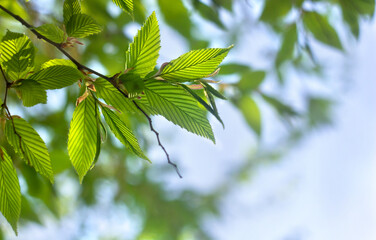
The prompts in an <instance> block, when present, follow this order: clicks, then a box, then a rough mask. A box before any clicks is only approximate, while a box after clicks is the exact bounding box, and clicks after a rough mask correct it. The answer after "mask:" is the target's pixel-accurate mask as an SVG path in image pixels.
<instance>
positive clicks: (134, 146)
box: [102, 107, 150, 161]
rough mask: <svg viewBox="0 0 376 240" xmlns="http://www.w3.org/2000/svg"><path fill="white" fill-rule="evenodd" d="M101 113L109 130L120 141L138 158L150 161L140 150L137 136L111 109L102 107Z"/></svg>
mask: <svg viewBox="0 0 376 240" xmlns="http://www.w3.org/2000/svg"><path fill="white" fill-rule="evenodd" d="M102 114H103V116H104V119H105V120H106V123H107V124H108V126H109V127H110V129H111V131H112V132H113V133H114V135H115V136H116V137H117V139H119V140H120V142H121V143H123V144H124V145H125V146H126V147H127V148H129V149H130V150H131V151H132V152H133V153H134V154H136V155H137V156H139V157H140V158H143V159H145V160H148V161H150V160H149V159H148V158H147V157H146V156H145V154H144V153H143V152H142V150H141V147H140V145H139V144H138V141H137V138H136V137H135V136H134V135H133V133H132V131H131V130H129V128H128V127H127V126H126V125H125V123H124V122H123V121H122V120H121V119H120V118H119V117H118V116H117V115H116V114H115V113H114V112H113V111H111V110H110V109H108V108H106V107H102Z"/></svg>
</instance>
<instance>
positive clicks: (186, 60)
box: [159, 46, 232, 82]
mask: <svg viewBox="0 0 376 240" xmlns="http://www.w3.org/2000/svg"><path fill="white" fill-rule="evenodd" d="M231 48H232V46H230V47H228V48H208V49H200V50H194V51H190V52H188V53H185V54H183V55H181V56H180V57H179V58H177V59H175V60H172V61H171V62H170V63H169V64H168V65H167V66H166V67H165V68H164V69H163V70H162V72H161V73H160V75H159V76H160V77H162V78H163V79H165V80H167V81H176V82H186V81H191V80H196V79H200V78H205V77H207V76H208V75H210V74H211V73H213V72H214V71H215V70H216V69H217V67H218V65H219V64H220V63H221V62H222V61H223V59H224V58H225V57H226V56H227V53H228V52H229V51H230V49H231Z"/></svg>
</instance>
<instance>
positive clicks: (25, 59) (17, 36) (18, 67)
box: [0, 30, 35, 80]
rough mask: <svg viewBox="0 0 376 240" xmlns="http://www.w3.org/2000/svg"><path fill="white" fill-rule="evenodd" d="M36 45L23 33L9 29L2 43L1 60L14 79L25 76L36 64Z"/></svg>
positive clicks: (0, 47) (0, 45)
mask: <svg viewBox="0 0 376 240" xmlns="http://www.w3.org/2000/svg"><path fill="white" fill-rule="evenodd" d="M34 54H35V53H34V45H33V43H32V42H31V41H30V39H29V38H28V37H27V36H25V35H24V34H21V33H15V32H11V31H9V30H8V32H7V33H6V35H5V36H4V37H3V39H2V42H1V43H0V62H1V63H2V64H3V66H4V68H5V69H6V72H7V73H8V75H9V77H10V78H11V79H12V80H18V79H21V78H23V77H25V75H26V74H27V73H28V72H29V71H30V70H31V69H32V68H33V66H34Z"/></svg>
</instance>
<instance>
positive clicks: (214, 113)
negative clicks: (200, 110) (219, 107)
mask: <svg viewBox="0 0 376 240" xmlns="http://www.w3.org/2000/svg"><path fill="white" fill-rule="evenodd" d="M180 86H182V87H183V88H184V89H185V90H186V91H187V92H188V93H189V94H191V95H192V97H194V98H195V99H196V100H197V101H198V102H199V103H201V105H202V106H204V107H205V108H206V110H208V112H210V113H211V114H213V116H214V117H216V118H217V119H218V121H219V122H220V123H222V126H223V127H225V125H224V123H223V121H222V119H221V117H220V116H219V114H218V111H216V110H215V109H214V108H212V107H211V106H210V105H209V104H207V103H206V101H205V100H204V99H202V98H201V97H200V96H199V95H198V94H197V93H195V91H194V90H192V89H190V88H189V87H188V86H186V85H184V84H181V85H180Z"/></svg>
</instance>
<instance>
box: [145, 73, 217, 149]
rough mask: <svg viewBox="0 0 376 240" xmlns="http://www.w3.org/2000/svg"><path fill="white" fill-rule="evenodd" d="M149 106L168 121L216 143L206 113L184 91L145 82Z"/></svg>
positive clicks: (161, 82) (158, 83)
mask: <svg viewBox="0 0 376 240" xmlns="http://www.w3.org/2000/svg"><path fill="white" fill-rule="evenodd" d="M145 94H146V96H147V99H148V101H149V104H150V105H151V106H152V107H153V108H154V109H155V110H156V111H157V112H158V114H160V115H162V116H163V117H165V118H166V119H167V120H169V121H171V122H173V123H175V124H177V125H179V126H180V127H182V128H185V129H187V130H188V131H190V132H192V133H195V134H197V135H200V136H202V137H206V138H208V139H210V140H212V141H213V142H215V138H214V134H213V130H212V128H211V126H210V123H209V121H208V120H207V119H206V114H205V111H204V110H202V109H201V108H200V107H199V106H198V102H196V101H195V99H194V98H192V97H191V96H190V95H189V94H188V93H187V92H186V91H185V90H184V89H182V88H180V87H178V86H173V85H171V84H169V83H167V82H164V81H155V80H154V81H147V82H145Z"/></svg>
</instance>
